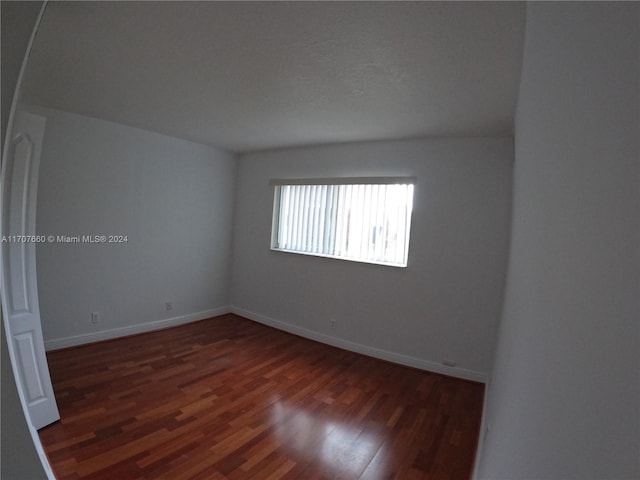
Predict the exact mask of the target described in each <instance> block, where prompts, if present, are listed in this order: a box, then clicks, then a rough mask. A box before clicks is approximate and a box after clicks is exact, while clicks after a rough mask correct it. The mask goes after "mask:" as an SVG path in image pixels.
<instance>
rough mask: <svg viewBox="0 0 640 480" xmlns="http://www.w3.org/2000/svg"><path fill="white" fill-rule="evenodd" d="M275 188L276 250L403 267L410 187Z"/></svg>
mask: <svg viewBox="0 0 640 480" xmlns="http://www.w3.org/2000/svg"><path fill="white" fill-rule="evenodd" d="M275 188H276V191H275V202H274V232H273V244H272V247H273V248H274V249H276V250H284V251H289V252H297V253H306V254H311V255H322V256H331V257H338V258H344V259H349V260H358V261H364V262H372V263H384V264H390V265H397V266H406V265H407V255H408V248H409V231H410V228H411V211H412V206H413V184H412V183H397V184H387V183H385V184H376V183H366V184H322V185H315V184H314V185H303V184H294V185H276V186H275Z"/></svg>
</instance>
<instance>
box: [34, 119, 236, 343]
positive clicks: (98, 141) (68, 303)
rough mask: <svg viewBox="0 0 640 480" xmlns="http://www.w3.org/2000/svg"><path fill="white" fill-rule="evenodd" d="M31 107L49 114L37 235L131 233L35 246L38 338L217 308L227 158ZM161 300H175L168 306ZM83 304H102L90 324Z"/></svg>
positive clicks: (101, 334)
mask: <svg viewBox="0 0 640 480" xmlns="http://www.w3.org/2000/svg"><path fill="white" fill-rule="evenodd" d="M30 110H31V111H37V112H40V113H44V114H45V115H46V116H47V126H46V131H45V139H44V145H43V155H42V160H41V166H40V178H39V186H38V211H37V231H38V234H41V235H56V236H57V235H69V236H74V235H102V234H104V235H110V234H120V235H127V236H128V243H126V244H102V245H100V244H63V243H46V244H40V245H39V246H38V249H37V270H38V289H39V296H40V309H41V313H42V329H43V334H44V338H45V343H46V345H47V348H59V347H63V346H67V345H69V344H75V343H82V342H86V341H92V340H98V339H101V338H107V337H111V336H120V335H125V334H129V333H134V332H136V331H142V330H145V329H149V328H155V327H160V326H165V325H169V324H173V323H177V322H181V321H186V320H193V319H197V318H206V317H207V316H211V315H213V314H216V313H220V312H221V311H226V310H227V307H228V304H229V281H228V279H229V276H230V251H231V234H232V231H231V230H232V215H233V201H234V188H235V158H234V156H233V155H231V154H229V153H226V152H223V151H221V150H217V149H214V148H211V147H208V146H204V145H199V144H195V143H191V142H187V141H184V140H179V139H176V138H171V137H167V136H164V135H159V134H156V133H152V132H148V131H144V130H140V129H134V128H130V127H126V126H123V125H118V124H115V123H110V122H106V121H103V120H98V119H93V118H88V117H81V116H78V115H74V114H70V113H64V112H60V111H54V110H44V109H37V108H30ZM166 301H171V302H172V303H173V310H171V311H165V302H166ZM91 312H99V314H100V321H99V323H98V324H97V325H94V324H92V323H91V321H90V319H91ZM152 322H155V323H152Z"/></svg>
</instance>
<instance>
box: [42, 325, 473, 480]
mask: <svg viewBox="0 0 640 480" xmlns="http://www.w3.org/2000/svg"><path fill="white" fill-rule="evenodd" d="M47 356H48V360H49V368H50V370H51V376H52V380H53V386H54V390H55V393H56V398H57V400H58V406H59V408H60V414H61V420H60V421H59V422H57V423H55V424H53V425H50V426H48V427H45V428H44V429H42V430H41V431H40V438H41V440H42V443H43V444H44V446H45V450H46V452H47V454H48V456H49V459H50V461H51V464H52V466H53V469H54V472H55V473H56V476H57V477H58V478H59V479H60V480H65V479H70V480H77V479H92V480H95V479H110V480H111V479H115V480H129V479H131V480H135V479H171V480H187V479H191V480H205V479H207V480H209V479H210V480H217V479H228V480H237V479H256V480H271V479H273V480H275V479H303V480H313V479H372V480H373V479H402V480H405V479H406V480H413V479H432V480H441V479H442V480H444V479H452V480H458V479H465V480H467V479H468V478H469V477H470V473H471V469H472V464H473V461H474V455H475V449H476V445H477V440H478V431H479V425H480V416H481V411H482V398H483V391H484V386H483V385H481V384H478V383H474V382H468V381H464V380H457V379H453V378H449V377H445V376H442V375H437V374H431V373H427V372H423V371H420V370H416V369H412V368H407V367H403V366H398V365H394V364H391V363H388V362H384V361H380V360H376V359H373V358H369V357H365V356H362V355H358V354H355V353H351V352H346V351H343V350H340V349H336V348H332V347H329V346H326V345H322V344H319V343H316V342H313V341H310V340H306V339H302V338H300V337H296V336H294V335H290V334H287V333H284V332H280V331H278V330H274V329H272V328H269V327H266V326H263V325H260V324H257V323H254V322H252V321H250V320H246V319H244V318H241V317H238V316H235V315H224V316H221V317H216V318H213V319H209V320H203V321H201V322H196V323H192V324H189V325H183V326H180V327H175V328H171V329H167V330H162V331H158V332H153V333H146V334H143V335H138V336H134V337H128V338H123V339H118V340H113V341H108V342H103V343H97V344H93V345H86V346H81V347H74V348H70V349H66V350H59V351H55V352H50V353H49V354H48V355H47Z"/></svg>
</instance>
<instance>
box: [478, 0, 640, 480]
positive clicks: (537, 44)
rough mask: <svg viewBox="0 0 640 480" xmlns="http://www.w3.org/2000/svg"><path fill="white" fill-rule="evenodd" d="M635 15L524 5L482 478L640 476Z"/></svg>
mask: <svg viewBox="0 0 640 480" xmlns="http://www.w3.org/2000/svg"><path fill="white" fill-rule="evenodd" d="M639 13H640V11H639V5H638V3H637V2H636V3H627V4H612V3H609V4H574V3H571V2H569V3H532V4H529V6H528V11H527V33H526V40H525V54H524V66H523V74H522V85H521V91H520V99H519V104H518V113H517V123H516V135H515V144H516V162H515V174H514V219H513V233H512V244H511V255H510V261H509V271H508V281H507V288H506V298H505V307H504V316H503V319H502V322H501V327H500V340H499V345H498V349H497V354H496V361H495V366H494V368H493V378H494V380H493V384H492V386H491V388H490V390H489V394H488V398H489V408H488V417H487V422H488V424H490V425H491V431H490V432H489V434H488V436H487V437H486V439H485V444H484V450H483V451H482V452H480V459H481V461H480V468H479V470H478V472H477V473H478V474H477V477H478V478H484V479H491V480H497V479H509V480H517V479H581V480H588V479H599V480H602V479H618V480H623V479H637V478H640V464H639V452H640V385H639V380H640V378H639V376H640V370H639V364H640V362H639V361H640V343H639V328H640V324H639V319H640V307H639V300H638V299H639V292H640V279H639V276H640V229H639V225H640V208H639V206H640V188H639V185H640V183H639V180H640V175H639V174H640V169H639V158H640V146H639V142H640V140H639V138H640V136H639V131H640V117H639V113H638V108H639V105H640V98H639V88H638V86H639V85H640V82H639V80H640V77H639V67H638V61H639V52H638V46H639V42H640V38H639V33H638V32H639V30H638V19H639Z"/></svg>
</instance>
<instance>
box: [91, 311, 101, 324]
mask: <svg viewBox="0 0 640 480" xmlns="http://www.w3.org/2000/svg"><path fill="white" fill-rule="evenodd" d="M99 321H100V314H99V313H98V312H91V323H93V324H94V325H95V324H96V323H98V322H99Z"/></svg>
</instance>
